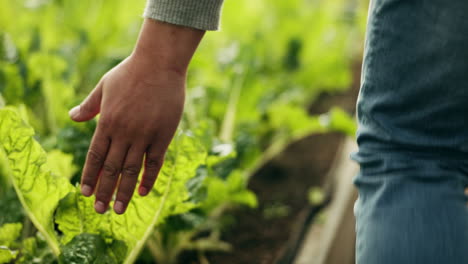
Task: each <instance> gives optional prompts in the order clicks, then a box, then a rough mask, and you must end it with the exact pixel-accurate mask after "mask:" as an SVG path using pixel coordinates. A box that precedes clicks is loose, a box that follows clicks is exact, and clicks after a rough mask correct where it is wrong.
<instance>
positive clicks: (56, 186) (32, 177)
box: [0, 108, 71, 255]
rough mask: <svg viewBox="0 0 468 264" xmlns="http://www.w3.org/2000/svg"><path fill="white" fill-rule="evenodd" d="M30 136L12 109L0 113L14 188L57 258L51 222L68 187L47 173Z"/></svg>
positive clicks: (0, 138)
mask: <svg viewBox="0 0 468 264" xmlns="http://www.w3.org/2000/svg"><path fill="white" fill-rule="evenodd" d="M33 135H34V131H33V129H32V128H30V127H29V126H28V125H26V124H25V123H24V122H23V121H22V120H21V119H20V117H19V116H18V114H16V112H15V111H14V110H13V109H11V108H5V109H2V110H0V144H1V147H2V148H3V150H4V151H5V153H6V155H7V157H8V159H9V161H10V168H11V171H12V182H13V186H14V187H15V190H16V193H17V194H18V198H19V199H20V201H21V203H22V204H23V207H24V208H25V210H26V212H27V214H28V216H29V218H30V219H31V221H32V222H33V223H34V225H35V226H36V228H37V229H38V230H39V231H40V232H42V233H43V235H44V237H45V238H46V240H47V241H48V243H49V245H50V247H51V248H52V251H53V252H55V254H56V255H58V254H59V251H60V250H59V242H58V240H57V237H56V235H55V231H54V225H53V221H51V220H52V219H53V213H54V211H55V209H56V207H57V205H58V202H59V201H60V199H62V198H63V197H64V196H65V195H66V194H67V193H68V192H70V190H71V186H70V184H69V183H68V180H67V179H66V178H64V177H57V176H54V175H52V174H51V173H50V170H49V169H48V167H47V165H46V153H45V152H44V150H43V149H42V147H41V146H40V145H39V143H37V142H36V141H35V140H34V139H33Z"/></svg>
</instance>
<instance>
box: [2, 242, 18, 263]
mask: <svg viewBox="0 0 468 264" xmlns="http://www.w3.org/2000/svg"><path fill="white" fill-rule="evenodd" d="M17 255H18V252H17V251H12V250H10V249H9V248H7V247H2V246H0V264H3V263H10V262H11V261H12V260H14V259H15V258H16V256H17Z"/></svg>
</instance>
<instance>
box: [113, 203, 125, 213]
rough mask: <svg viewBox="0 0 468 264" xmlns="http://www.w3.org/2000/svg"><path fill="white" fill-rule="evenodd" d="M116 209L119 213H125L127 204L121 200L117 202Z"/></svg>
mask: <svg viewBox="0 0 468 264" xmlns="http://www.w3.org/2000/svg"><path fill="white" fill-rule="evenodd" d="M114 211H115V212H116V213H118V214H123V213H124V212H125V205H124V204H123V203H122V202H121V201H117V202H115V204H114Z"/></svg>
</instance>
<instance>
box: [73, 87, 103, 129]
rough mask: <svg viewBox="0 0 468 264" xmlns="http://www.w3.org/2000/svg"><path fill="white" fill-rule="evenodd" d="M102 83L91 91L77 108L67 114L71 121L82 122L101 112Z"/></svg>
mask: <svg viewBox="0 0 468 264" xmlns="http://www.w3.org/2000/svg"><path fill="white" fill-rule="evenodd" d="M101 83H102V82H99V84H98V85H97V87H96V88H95V89H94V90H93V91H91V93H90V94H89V95H88V97H86V99H85V100H84V101H83V102H82V103H81V104H80V105H78V106H75V107H73V108H72V109H71V110H70V112H68V114H69V115H70V118H71V119H72V120H73V121H76V122H83V121H88V120H91V119H92V118H94V117H95V116H96V115H97V114H99V112H100V111H101V98H102V84H101Z"/></svg>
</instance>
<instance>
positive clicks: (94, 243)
mask: <svg viewBox="0 0 468 264" xmlns="http://www.w3.org/2000/svg"><path fill="white" fill-rule="evenodd" d="M59 261H60V263H63V264H117V263H119V259H117V258H116V256H115V255H114V254H113V253H112V245H108V244H106V242H105V240H104V239H103V238H102V237H101V236H99V235H92V234H87V233H83V234H80V235H77V236H76V237H75V238H73V239H72V240H71V241H70V243H68V244H67V245H65V246H64V247H62V254H61V255H60V257H59Z"/></svg>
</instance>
